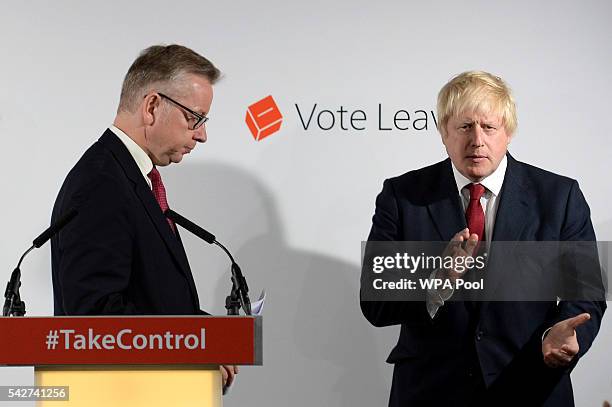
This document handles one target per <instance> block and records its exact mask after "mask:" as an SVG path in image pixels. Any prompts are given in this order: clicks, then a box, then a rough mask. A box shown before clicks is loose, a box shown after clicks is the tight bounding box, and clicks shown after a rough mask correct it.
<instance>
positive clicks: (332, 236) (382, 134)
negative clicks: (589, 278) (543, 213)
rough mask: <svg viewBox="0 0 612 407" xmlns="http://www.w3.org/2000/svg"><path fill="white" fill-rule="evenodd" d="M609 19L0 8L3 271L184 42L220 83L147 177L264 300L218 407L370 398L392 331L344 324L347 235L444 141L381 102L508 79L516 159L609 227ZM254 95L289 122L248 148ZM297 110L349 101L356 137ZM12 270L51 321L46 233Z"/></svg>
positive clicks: (599, 385)
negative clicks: (202, 131) (166, 55)
mask: <svg viewBox="0 0 612 407" xmlns="http://www.w3.org/2000/svg"><path fill="white" fill-rule="evenodd" d="M534 3H535V4H534ZM610 16H612V3H611V2H608V1H585V2H580V3H579V2H573V1H542V2H531V1H515V2H505V3H497V2H487V1H463V2H454V1H447V2H443V1H437V2H430V3H429V4H427V3H426V2H408V1H396V2H380V3H377V4H375V3H374V2H371V1H368V2H366V1H334V2H323V1H310V2H300V3H299V4H291V3H290V2H286V1H269V2H263V1H262V2H247V1H232V2H227V3H222V2H202V1H183V2H167V1H148V2H139V3H136V2H118V1H117V2H112V1H107V2H95V3H87V4H86V3H85V2H77V1H73V2H69V1H55V2H44V1H34V2H19V3H17V2H15V3H13V4H4V5H3V8H2V11H1V13H0V41H2V47H1V50H2V54H1V57H0V58H1V59H0V61H1V62H2V63H1V68H0V73H1V74H0V90H1V93H0V136H1V140H2V145H3V151H4V153H3V154H2V159H1V160H0V174H2V175H1V176H0V191H2V197H1V199H0V202H1V203H0V205H1V207H0V209H1V210H0V222H1V224H2V229H3V233H2V238H1V239H2V240H1V244H0V271H1V272H2V273H3V274H2V275H4V276H5V277H2V278H1V279H0V280H1V281H0V284H4V282H2V281H3V280H5V279H8V276H9V273H10V271H11V270H12V269H13V268H14V266H15V263H16V261H17V259H18V258H19V256H20V254H21V253H22V252H23V251H24V250H25V249H26V248H27V247H28V245H29V242H31V240H32V239H33V238H34V237H35V236H36V235H37V234H38V233H39V232H40V231H41V230H42V229H44V228H45V227H46V226H47V225H48V223H49V218H50V212H51V208H52V205H53V202H54V200H55V196H56V194H57V191H58V189H59V187H60V185H61V183H62V181H63V179H64V177H65V175H66V174H67V172H68V171H69V169H70V168H71V167H72V166H73V165H74V163H75V162H76V160H77V159H78V158H79V157H80V155H81V154H82V153H83V151H84V150H85V149H86V148H87V147H88V146H89V145H90V144H91V143H92V142H93V141H95V140H96V139H97V138H98V137H99V136H100V135H101V133H102V132H103V131H104V129H105V128H106V127H107V126H108V125H109V124H110V123H111V122H112V120H113V118H114V113H115V110H116V106H117V101H118V96H119V91H120V86H121V81H122V79H123V76H124V74H125V72H126V71H127V69H128V67H129V65H130V64H131V62H132V61H133V60H134V58H135V57H136V56H137V54H138V53H139V52H140V50H142V49H143V48H145V47H147V46H149V45H152V44H156V43H166V44H169V43H180V44H184V45H187V46H189V47H191V48H193V49H194V50H196V51H197V52H200V53H202V54H203V55H205V56H206V57H208V58H209V59H211V60H212V61H213V62H214V63H215V64H216V65H217V66H218V67H219V68H220V69H221V70H222V71H223V72H224V75H225V77H224V79H223V80H222V81H221V82H220V83H219V84H218V85H217V86H216V87H215V98H214V102H213V108H212V111H211V113H210V116H211V118H212V119H211V121H210V122H209V124H207V129H208V142H207V143H206V144H204V145H200V146H198V147H197V148H196V150H195V151H194V152H193V153H192V154H190V155H189V156H188V157H186V159H185V160H184V161H183V163H181V164H180V165H178V166H171V167H168V168H164V169H163V170H162V175H163V176H164V182H165V184H166V186H167V189H168V194H169V201H170V204H171V206H172V207H174V208H175V209H176V210H177V211H179V212H181V213H183V214H185V215H186V216H188V217H190V218H192V219H193V220H194V221H197V222H198V223H200V224H201V225H203V226H204V227H206V228H208V229H210V230H211V231H213V232H214V233H215V234H216V235H217V237H218V239H219V240H221V241H222V242H224V243H226V244H227V246H228V247H229V248H230V250H232V251H233V252H234V253H235V256H236V257H237V260H238V262H239V263H240V264H241V265H242V268H243V270H244V272H245V273H246V275H247V277H248V280H249V284H250V287H251V290H252V292H253V296H255V294H256V293H257V294H258V293H259V291H260V290H261V289H262V288H266V290H267V292H268V303H267V304H266V309H265V319H264V339H265V346H264V366H263V367H259V368H253V367H251V368H243V369H242V371H241V373H240V374H239V378H238V382H237V385H236V386H235V388H234V389H233V390H232V393H231V394H230V395H229V396H227V397H226V400H225V402H226V404H227V405H228V406H233V405H240V404H243V403H249V404H250V405H255V406H263V405H271V406H283V405H287V404H288V402H289V401H291V405H293V406H310V405H319V406H383V405H386V403H387V399H388V391H389V387H390V378H391V370H392V368H391V366H390V365H386V364H385V363H384V359H385V358H386V355H387V353H388V351H389V350H390V348H391V347H392V345H393V344H394V341H395V340H396V338H397V329H396V327H393V328H386V329H376V328H373V327H371V326H369V325H368V323H367V322H366V321H365V319H364V318H363V317H362V316H361V313H360V310H359V305H358V285H359V257H360V242H361V240H364V239H365V238H366V237H367V233H368V231H369V227H370V222H371V216H372V214H373V209H374V199H375V197H376V194H377V193H378V192H379V191H380V189H381V186H382V182H383V180H384V179H385V178H388V177H391V176H395V175H398V174H401V173H403V172H405V171H408V170H410V169H415V168H419V167H421V166H424V165H426V164H430V163H433V162H436V161H439V160H440V159H442V158H444V157H445V153H444V149H443V146H442V144H441V142H440V140H439V136H438V134H437V132H436V131H435V126H434V124H433V122H430V123H429V128H428V130H421V131H418V130H414V129H411V130H405V131H399V130H396V131H380V130H378V129H377V127H378V126H377V125H378V119H377V117H376V116H377V110H378V104H379V103H380V104H381V105H382V106H383V108H382V109H383V125H388V124H390V123H391V120H392V117H393V116H392V115H393V113H394V112H395V111H397V110H400V109H403V110H407V111H408V112H410V114H411V115H412V114H413V113H414V111H416V110H419V109H423V110H427V111H429V110H432V109H434V108H435V98H436V95H437V92H438V90H439V88H440V87H441V86H442V85H443V84H444V83H445V82H446V81H447V80H448V79H449V78H450V77H451V76H453V75H454V74H457V73H459V72H462V71H465V70H469V69H482V70H487V71H490V72H493V73H496V74H497V75H499V76H501V77H503V78H504V79H505V80H506V81H507V82H508V83H509V84H510V85H511V86H512V88H513V89H514V93H515V98H516V100H517V103H518V109H519V130H518V133H517V135H516V137H515V139H514V140H513V142H512V144H511V152H512V153H513V155H514V156H515V157H516V158H517V159H519V160H521V161H526V162H529V163H531V164H534V165H536V166H540V167H543V168H546V169H549V170H552V171H554V172H557V173H561V174H564V175H567V176H570V177H572V178H576V179H578V180H579V182H580V185H581V188H582V190H583V192H584V194H585V196H586V198H587V200H588V202H589V204H590V206H591V210H592V219H593V223H594V225H595V229H596V233H597V236H598V239H599V240H612V215H610V212H609V202H610V200H611V199H612V184H611V183H610V182H609V174H610V169H611V165H610V164H609V159H610V157H612V147H611V144H610V142H609V141H608V140H607V137H608V134H607V133H608V129H607V122H606V119H605V118H606V117H608V114H609V110H610V102H609V100H610V99H609V96H610V94H612V79H611V76H610V72H611V70H612V47H611V46H610V38H612V25H611V24H610ZM269 94H271V95H273V97H274V98H275V100H276V101H277V103H278V105H279V107H280V110H281V111H282V113H283V115H284V122H283V125H282V127H281V130H280V131H279V132H278V133H276V134H274V135H272V136H270V137H268V138H266V139H264V140H262V141H260V142H255V141H254V140H253V138H252V137H251V135H250V133H249V131H248V129H247V127H246V125H245V123H244V117H245V112H246V108H247V106H248V105H250V104H251V103H253V102H255V101H257V100H259V99H261V98H263V97H265V96H267V95H269ZM314 103H316V104H317V106H318V108H320V109H329V110H332V111H335V110H338V109H339V108H340V106H343V107H344V108H345V109H346V110H349V111H352V110H356V109H361V110H364V111H366V113H367V115H368V120H367V122H366V127H367V129H366V130H363V131H356V130H348V131H344V130H341V129H340V128H339V127H338V124H337V125H336V127H335V128H334V129H332V130H329V131H324V130H320V129H317V128H316V127H314V128H313V127H309V129H308V130H307V131H305V130H304V129H303V128H302V126H301V123H300V120H299V117H298V115H297V112H296V108H295V104H298V105H299V107H300V110H301V111H302V112H304V111H307V112H308V113H309V112H310V109H311V108H312V106H313V104H314ZM419 125H422V123H419ZM186 234H187V233H183V236H184V240H185V241H186V249H187V252H188V254H189V258H190V262H191V265H192V269H193V270H194V274H195V279H196V282H197V285H198V290H199V293H200V299H201V303H202V307H203V308H204V309H206V310H208V311H210V312H213V313H219V314H221V313H223V312H224V309H223V300H224V297H225V295H226V294H227V291H228V290H229V284H230V283H229V269H228V265H227V260H226V258H225V257H224V255H223V254H222V253H220V252H219V251H217V250H215V248H212V247H208V246H205V245H203V244H202V243H201V242H199V241H197V240H196V239H194V238H191V237H189V236H186ZM22 269H23V271H24V276H23V288H22V295H23V297H24V298H25V300H26V303H27V307H28V315H49V314H51V313H52V294H51V278H50V256H49V248H48V246H46V247H44V248H43V249H41V250H39V251H38V252H36V253H32V254H31V255H30V257H29V258H27V259H26V261H25V262H24V264H23V268H22ZM2 287H4V286H3V285H2ZM607 320H608V318H607V317H606V318H604V322H603V325H602V331H601V332H600V335H599V337H598V338H597V340H596V342H595V344H594V346H593V348H592V350H591V351H590V352H589V354H588V355H587V356H586V357H585V358H584V359H583V360H582V361H581V362H580V364H579V366H578V367H577V368H576V370H575V372H574V373H573V380H574V387H575V395H576V402H577V405H578V406H600V405H601V402H602V400H603V399H604V398H608V399H610V398H612V374H611V373H612V369H611V368H610V367H609V355H608V352H607V349H606V347H607V346H609V345H610V344H611V343H612V327H611V326H610V325H609V324H608V321H607ZM0 375H1V373H0ZM3 377H4V378H6V377H7V375H5V376H0V381H2V380H5V379H3ZM6 380H8V379H6Z"/></svg>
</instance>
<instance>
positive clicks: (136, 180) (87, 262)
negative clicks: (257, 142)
mask: <svg viewBox="0 0 612 407" xmlns="http://www.w3.org/2000/svg"><path fill="white" fill-rule="evenodd" d="M219 76H220V72H219V70H218V69H217V68H216V67H215V66H214V65H213V64H212V63H211V62H210V61H208V60H207V59H206V58H204V57H202V56H201V55H199V54H197V53H195V52H194V51H192V50H191V49H189V48H186V47H183V46H180V45H169V46H152V47H149V48H147V49H145V50H144V51H143V52H142V53H141V54H140V56H139V57H138V58H137V59H136V60H135V61H134V63H133V64H132V66H131V67H130V68H129V70H128V72H127V74H126V76H125V79H124V81H123V87H122V89H121V97H120V101H119V108H118V110H117V116H116V117H115V120H114V122H113V124H112V125H111V126H110V127H109V128H108V129H107V130H106V131H105V132H104V134H103V135H102V137H101V138H100V139H99V140H98V141H97V142H96V143H94V144H93V145H92V146H91V147H90V148H89V149H88V150H87V151H86V152H85V154H84V155H83V157H81V159H80V160H79V161H78V163H77V164H76V165H75V167H74V168H73V169H72V170H71V171H70V173H69V174H68V176H67V177H66V180H65V181H64V184H63V185H62V188H61V190H60V192H59V195H58V197H57V200H56V202H55V206H54V208H53V215H52V222H53V221H55V220H57V219H58V218H59V217H61V216H62V214H64V213H66V212H67V211H68V210H69V209H71V208H76V209H77V210H78V216H77V217H76V218H75V219H74V220H73V221H72V222H71V223H70V224H69V225H67V226H66V227H65V228H64V229H63V230H62V231H61V232H60V233H59V234H58V235H57V236H55V237H54V238H53V239H52V241H51V256H52V259H51V261H52V270H53V293H54V308H55V314H56V315H122V314H132V315H138V314H148V315H163V314H167V315H195V314H202V313H205V312H204V311H201V310H200V306H199V300H198V294H197V292H196V287H195V283H194V279H193V276H192V274H191V270H190V268H189V263H188V261H187V256H186V254H185V251H184V249H183V245H182V243H181V240H180V237H179V235H178V231H177V230H176V227H175V225H174V224H173V223H172V222H171V221H169V220H167V219H166V217H165V216H164V211H165V210H166V209H168V202H167V198H166V191H165V188H164V185H163V182H162V179H161V175H160V173H159V171H158V169H157V167H164V166H167V165H169V164H171V163H179V162H181V160H182V159H183V156H184V155H185V154H189V153H190V152H191V151H192V150H193V149H194V148H195V147H196V145H197V144H198V143H204V142H205V141H206V129H205V126H204V123H206V121H207V120H208V117H207V114H208V112H209V110H210V106H211V103H212V98H213V88H212V85H213V84H214V83H215V82H216V81H217V80H218V78H219ZM222 372H223V374H224V379H226V378H228V377H229V378H228V379H227V380H228V385H229V383H231V381H232V380H233V375H234V370H233V368H231V367H227V368H225V369H222Z"/></svg>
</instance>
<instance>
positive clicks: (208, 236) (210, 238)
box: [164, 209, 216, 244]
mask: <svg viewBox="0 0 612 407" xmlns="http://www.w3.org/2000/svg"><path fill="white" fill-rule="evenodd" d="M164 214H165V215H166V217H167V218H168V219H170V220H171V221H173V222H174V223H176V224H177V225H180V226H182V227H184V228H185V229H187V230H188V231H189V232H191V233H193V234H194V235H196V236H198V237H199V238H200V239H203V240H205V241H206V242H207V243H210V244H213V243H215V241H216V238H215V235H213V234H212V233H210V232H208V231H207V230H204V229H202V228H201V227H200V226H198V225H196V224H195V223H193V222H192V221H190V220H189V219H187V218H185V217H183V216H181V215H179V214H178V213H176V212H174V211H173V210H172V209H166V211H165V212H164Z"/></svg>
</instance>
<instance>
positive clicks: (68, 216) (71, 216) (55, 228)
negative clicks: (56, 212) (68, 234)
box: [32, 208, 79, 249]
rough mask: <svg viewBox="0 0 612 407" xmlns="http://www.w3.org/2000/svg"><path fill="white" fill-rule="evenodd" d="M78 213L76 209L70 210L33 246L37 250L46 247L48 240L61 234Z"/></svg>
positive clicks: (38, 238)
mask: <svg viewBox="0 0 612 407" xmlns="http://www.w3.org/2000/svg"><path fill="white" fill-rule="evenodd" d="M78 213H79V212H78V211H77V210H76V209H74V208H71V209H69V210H68V212H66V213H64V215H62V217H61V218H59V220H58V221H57V222H55V223H54V224H53V225H51V226H50V227H49V229H47V230H45V231H44V232H42V233H41V234H40V236H38V237H37V238H36V239H34V241H32V245H33V246H34V247H36V248H37V249H38V248H39V247H41V246H42V245H44V244H45V243H46V242H47V240H49V239H51V238H52V237H53V235H55V234H56V233H57V232H59V231H60V230H61V229H62V228H63V227H64V226H66V225H67V224H68V223H69V222H70V221H71V220H72V219H74V217H75V216H77V215H78Z"/></svg>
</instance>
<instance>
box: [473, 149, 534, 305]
mask: <svg viewBox="0 0 612 407" xmlns="http://www.w3.org/2000/svg"><path fill="white" fill-rule="evenodd" d="M507 156H508V167H507V168H506V174H505V176H504V184H503V186H502V189H501V191H500V197H499V199H500V201H499V205H498V207H497V213H496V216H495V226H494V230H493V239H492V242H493V243H492V248H491V253H490V257H489V262H488V266H487V273H488V276H487V283H486V287H485V290H486V294H485V297H486V298H487V299H494V298H495V292H496V291H497V289H498V287H500V284H501V283H502V281H503V280H504V279H507V278H512V276H508V275H503V274H502V273H501V272H499V270H506V269H507V268H504V267H501V268H500V267H499V266H498V265H497V264H498V262H503V261H504V256H505V255H508V253H509V251H511V250H512V248H513V246H514V245H515V244H516V242H517V241H520V240H521V235H522V233H523V230H524V229H525V226H526V225H527V224H528V222H533V221H534V219H533V216H534V214H533V213H532V211H533V208H535V205H534V199H535V198H534V197H533V194H532V193H531V192H530V188H529V180H528V179H526V178H525V177H524V176H523V172H522V168H521V164H520V163H519V162H517V161H516V160H515V159H514V158H512V156H511V155H510V154H509V153H508V155H507ZM494 242H508V243H506V245H505V246H504V247H503V248H501V247H500V248H499V249H498V250H501V251H503V253H500V252H499V251H498V252H497V253H496V250H495V243H494ZM513 243H514V244H513ZM487 305H488V302H485V303H484V304H483V307H482V308H481V311H483V312H484V311H485V309H486V308H487Z"/></svg>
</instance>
